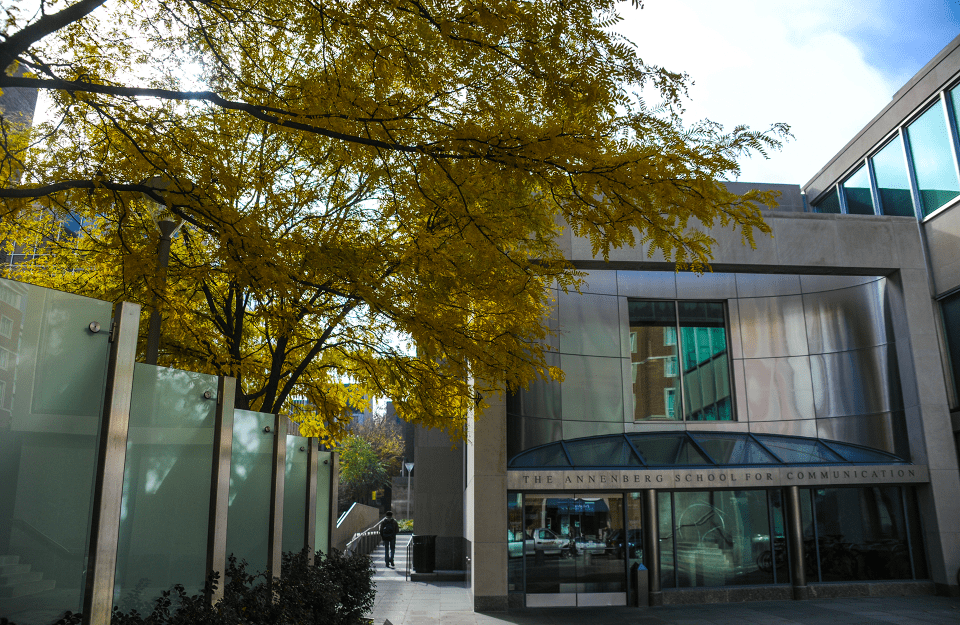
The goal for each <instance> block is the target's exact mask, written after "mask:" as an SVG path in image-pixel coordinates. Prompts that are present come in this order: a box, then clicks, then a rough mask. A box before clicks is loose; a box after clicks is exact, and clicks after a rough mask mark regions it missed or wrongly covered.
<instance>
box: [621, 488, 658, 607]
mask: <svg viewBox="0 0 960 625" xmlns="http://www.w3.org/2000/svg"><path fill="white" fill-rule="evenodd" d="M640 492H641V497H643V499H642V503H643V518H642V522H643V565H644V566H646V567H647V571H648V575H649V579H650V605H653V606H657V605H663V589H662V588H661V587H660V521H659V519H658V518H657V491H656V490H654V489H652V488H650V489H647V490H644V491H640ZM627 544H628V546H629V541H628V543H627ZM628 548H629V547H628ZM641 605H643V603H642V602H641Z"/></svg>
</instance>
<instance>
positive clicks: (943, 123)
mask: <svg viewBox="0 0 960 625" xmlns="http://www.w3.org/2000/svg"><path fill="white" fill-rule="evenodd" d="M907 138H908V140H909V144H910V155H911V157H912V158H913V172H914V175H915V177H916V180H917V186H918V187H919V191H920V207H921V213H922V215H923V216H924V217H926V216H927V215H929V214H930V213H932V212H933V211H935V210H937V209H938V208H940V207H941V206H943V205H944V204H946V203H947V202H949V201H950V200H952V199H953V198H955V197H957V195H960V181H958V180H957V171H956V168H955V166H954V162H953V154H952V151H951V145H952V143H953V141H952V140H951V138H950V131H949V130H948V128H947V120H946V117H944V114H943V107H942V106H941V105H940V103H939V102H937V103H935V104H934V105H933V106H931V107H930V108H929V109H927V111H926V112H925V113H924V114H923V115H921V116H920V117H919V118H917V119H916V120H915V121H914V122H913V123H911V124H910V125H909V126H907Z"/></svg>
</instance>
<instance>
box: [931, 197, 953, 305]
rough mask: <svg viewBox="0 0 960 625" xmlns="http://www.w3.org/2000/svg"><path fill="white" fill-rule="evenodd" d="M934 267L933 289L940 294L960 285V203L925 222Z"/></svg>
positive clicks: (936, 293)
mask: <svg viewBox="0 0 960 625" xmlns="http://www.w3.org/2000/svg"><path fill="white" fill-rule="evenodd" d="M923 234H924V236H925V237H926V242H927V253H928V254H929V255H930V266H931V267H932V270H933V291H934V294H935V295H937V296H939V295H943V294H945V293H948V292H950V291H953V290H954V289H957V288H960V207H956V206H954V207H952V208H948V209H946V210H944V211H942V212H940V213H937V214H936V215H934V216H933V217H931V218H930V219H927V220H926V221H925V222H923Z"/></svg>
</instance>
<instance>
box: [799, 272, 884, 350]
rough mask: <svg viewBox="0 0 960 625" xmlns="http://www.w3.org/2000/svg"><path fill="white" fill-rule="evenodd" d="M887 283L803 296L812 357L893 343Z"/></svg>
mask: <svg viewBox="0 0 960 625" xmlns="http://www.w3.org/2000/svg"><path fill="white" fill-rule="evenodd" d="M885 294H886V280H885V279H880V280H874V281H872V282H868V283H867V284H863V285H860V286H855V287H851V288H846V289H837V290H833V291H822V292H819V293H810V294H805V295H804V296H803V309H804V314H805V317H806V323H807V342H808V344H809V346H810V353H811V354H824V353H829V352H841V351H847V350H851V349H859V348H861V347H874V346H876V345H883V344H885V343H888V342H891V341H892V339H893V332H892V329H891V328H888V325H889V322H888V320H887V317H888V315H887V314H886V311H885V307H884V296H885Z"/></svg>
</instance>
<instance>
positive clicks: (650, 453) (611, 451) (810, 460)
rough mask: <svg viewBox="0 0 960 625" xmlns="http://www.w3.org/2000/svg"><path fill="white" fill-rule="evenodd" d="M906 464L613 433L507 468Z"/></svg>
mask: <svg viewBox="0 0 960 625" xmlns="http://www.w3.org/2000/svg"><path fill="white" fill-rule="evenodd" d="M796 464H820V465H822V464H831V465H834V464H910V463H909V462H907V461H906V460H904V459H903V458H900V457H898V456H894V455H893V454H890V453H887V452H885V451H880V450H879V449H871V448H869V447H862V446H860V445H852V444H850V443H840V442H837V441H827V440H823V439H819V438H804V437H800V436H779V435H775V434H751V433H745V432H656V433H648V434H613V435H608V436H592V437H589V438H579V439H576V440H569V441H558V442H556V443H549V444H547V445H541V446H539V447H534V448H532V449H528V450H526V451H524V452H522V453H520V454H517V455H516V456H514V457H513V458H512V459H511V460H510V462H509V463H507V467H508V468H510V469H530V468H544V469H546V468H550V469H581V468H609V467H621V468H622V467H633V468H640V467H650V468H654V467H657V468H659V467H709V466H752V465H796Z"/></svg>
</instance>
